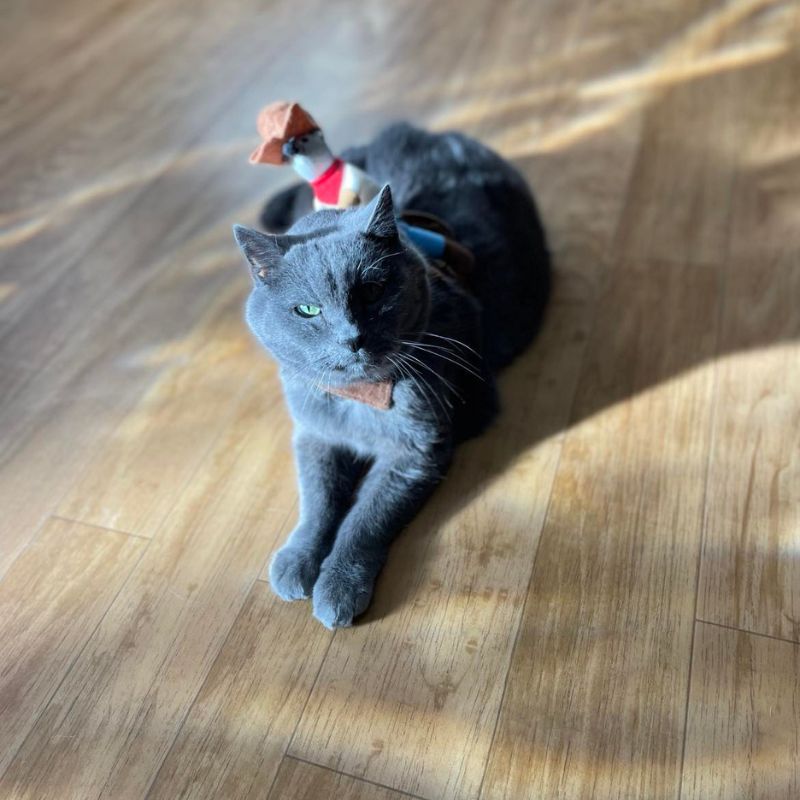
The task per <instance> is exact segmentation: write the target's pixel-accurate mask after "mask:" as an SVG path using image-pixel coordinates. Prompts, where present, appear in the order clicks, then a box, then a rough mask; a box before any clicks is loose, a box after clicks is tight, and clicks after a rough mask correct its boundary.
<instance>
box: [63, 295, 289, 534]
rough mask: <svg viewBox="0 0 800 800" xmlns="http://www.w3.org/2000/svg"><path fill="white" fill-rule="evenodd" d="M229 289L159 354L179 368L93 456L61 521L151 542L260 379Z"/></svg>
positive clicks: (70, 494)
mask: <svg viewBox="0 0 800 800" xmlns="http://www.w3.org/2000/svg"><path fill="white" fill-rule="evenodd" d="M231 288H232V289H233V290H234V291H225V292H224V293H223V297H222V298H220V299H221V300H222V301H223V302H222V304H221V305H222V309H221V312H220V313H219V314H218V315H216V316H214V318H213V319H211V320H209V322H208V324H204V325H201V326H199V330H198V331H197V332H196V333H193V335H192V337H191V339H190V340H189V341H187V342H182V343H180V345H179V346H178V347H177V348H176V351H175V352H173V353H172V354H170V355H169V356H167V354H166V353H162V354H160V357H162V358H163V357H165V356H166V357H170V358H171V359H174V361H175V362H176V366H175V367H174V368H173V369H171V370H168V371H167V373H166V375H164V377H163V378H162V379H161V380H159V381H157V382H156V383H155V385H154V386H153V387H152V389H151V390H150V391H148V392H147V393H146V394H145V395H144V396H143V397H142V398H141V399H140V400H139V401H138V402H137V404H136V406H135V407H134V408H133V409H132V410H131V412H130V413H129V414H127V415H126V416H125V417H124V418H123V419H122V421H121V422H120V424H119V425H118V426H117V427H116V428H115V429H114V430H113V431H111V432H110V433H109V435H108V437H107V439H106V441H105V443H104V445H103V446H101V447H98V448H97V449H96V450H95V451H94V452H93V453H92V456H91V457H90V461H89V463H88V464H87V465H86V467H85V468H84V469H83V472H82V474H81V476H80V478H79V479H78V480H77V481H75V482H74V483H73V488H72V489H71V491H70V492H68V493H67V495H66V497H65V498H64V499H63V500H62V501H61V503H60V504H59V506H58V509H57V513H58V514H59V515H61V516H63V517H67V518H69V519H76V520H80V521H82V522H87V523H92V524H95V525H105V526H108V527H112V528H115V529H117V530H123V531H132V532H135V533H136V534H137V535H138V536H144V537H147V538H149V537H151V536H153V535H154V533H155V531H156V530H157V529H158V526H159V525H160V524H161V522H162V521H163V520H164V517H166V515H167V513H168V512H169V511H170V509H171V508H172V506H173V504H174V502H175V498H176V496H178V495H179V494H180V492H181V491H182V490H183V488H184V486H185V485H186V483H187V481H188V480H190V478H191V477H192V475H193V474H194V473H195V471H196V470H197V468H198V467H199V466H200V464H201V463H202V460H203V457H204V456H205V455H206V453H207V451H208V449H209V447H210V446H211V444H212V443H213V442H214V440H215V439H216V437H217V435H218V434H219V432H220V428H221V427H222V425H223V424H224V422H225V421H226V420H227V418H228V416H229V415H230V413H231V410H232V409H233V408H234V407H235V401H236V398H237V397H238V395H239V394H240V393H241V392H242V390H243V389H244V388H245V387H246V386H247V385H248V383H249V378H250V376H251V375H252V374H253V373H255V372H257V371H258V369H257V366H256V363H257V355H258V353H257V351H256V348H255V347H254V346H253V345H252V343H251V342H250V341H249V340H248V339H246V338H244V337H243V336H242V331H241V328H242V322H241V305H242V296H241V295H242V292H241V290H240V287H239V284H238V283H235V284H234V285H233V286H232V287H231ZM215 307H216V304H215ZM182 362H185V363H182ZM254 362H255V363H254ZM264 371H266V370H264ZM286 424H287V422H284V423H283V425H284V426H285V425H286Z"/></svg>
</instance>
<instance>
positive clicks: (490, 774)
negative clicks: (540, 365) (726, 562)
mask: <svg viewBox="0 0 800 800" xmlns="http://www.w3.org/2000/svg"><path fill="white" fill-rule="evenodd" d="M715 284H716V275H715V273H714V270H709V269H702V268H698V267H694V266H692V267H684V268H682V269H677V268H674V269H669V268H668V267H667V265H666V264H661V265H658V264H653V265H651V266H650V267H649V268H648V269H647V270H641V271H640V270H639V269H625V268H623V267H619V268H618V269H616V270H615V271H614V273H613V274H612V276H611V278H610V281H609V285H608V286H607V287H606V290H605V291H604V293H603V295H602V296H601V298H600V301H599V305H600V307H601V308H602V311H601V312H600V316H599V317H598V320H597V323H596V326H595V328H594V330H593V332H592V346H591V349H590V351H589V353H588V354H587V360H586V362H585V364H584V369H583V377H582V381H581V384H580V386H579V389H578V393H577V398H576V405H575V410H574V412H573V413H574V417H575V418H576V419H578V420H583V421H582V422H580V423H579V424H576V425H574V426H573V428H572V430H571V431H570V432H569V434H568V435H567V437H566V439H565V442H564V446H563V450H562V454H561V461H560V465H559V469H558V472H557V474H556V478H555V482H554V485H553V491H552V498H551V502H550V511H549V514H548V518H547V522H546V524H545V528H544V531H543V533H542V538H541V541H540V543H539V551H538V554H537V558H536V566H535V568H534V571H533V576H532V578H531V582H530V589H529V591H528V595H527V599H526V605H525V613H524V617H523V622H522V626H521V630H520V634H519V640H518V642H517V646H516V650H515V653H514V658H513V661H512V662H511V667H510V670H509V673H508V684H507V688H506V692H505V697H504V700H503V705H502V709H501V712H500V718H499V723H498V728H497V733H496V736H495V739H494V743H493V747H492V750H491V754H490V759H489V765H488V769H487V772H486V778H485V782H484V786H483V793H482V797H486V798H538V797H551V796H565V797H570V798H593V799H594V798H598V799H599V798H603V797H616V796H622V797H647V798H654V799H655V798H661V797H673V796H674V795H675V792H676V791H677V787H678V782H679V779H680V753H681V743H682V733H683V711H684V708H685V699H686V686H687V681H688V670H689V651H690V646H691V635H692V624H693V616H694V590H695V576H696V571H697V558H698V554H699V542H700V533H701V520H702V502H703V487H704V479H705V466H706V458H707V446H708V429H709V422H710V403H709V401H710V397H711V387H712V381H711V378H712V375H711V371H710V370H708V369H699V370H696V371H695V372H693V373H690V374H688V375H682V376H679V377H673V378H672V379H671V380H670V382H669V391H658V390H648V389H647V388H646V387H647V386H649V385H650V384H651V383H652V382H657V381H658V380H659V379H660V378H661V377H662V376H663V377H666V376H668V375H671V374H672V373H673V371H674V368H675V366H676V365H678V364H680V363H681V362H682V359H683V358H684V356H685V350H686V349H687V348H692V349H695V348H697V349H699V351H700V352H706V353H710V352H711V350H712V348H713V341H714V340H713V333H714V330H715V325H714V307H713V298H714V287H715ZM623 296H624V297H625V313H624V315H620V313H619V307H620V299H621V298H622V297H623ZM645 343H646V344H645ZM629 396H630V399H619V398H620V397H629ZM598 408H602V409H603V410H602V411H598V410H597V409H598ZM623 765H624V766H623Z"/></svg>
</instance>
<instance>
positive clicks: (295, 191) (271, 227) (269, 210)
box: [261, 183, 313, 233]
mask: <svg viewBox="0 0 800 800" xmlns="http://www.w3.org/2000/svg"><path fill="white" fill-rule="evenodd" d="M312 210H313V194H312V192H311V187H310V186H309V185H308V184H307V183H295V184H292V185H291V186H289V187H287V188H286V189H283V190H282V191H280V192H278V193H277V194H276V195H274V196H273V197H270V198H269V200H267V202H266V203H265V204H264V208H263V209H261V225H262V227H263V228H264V230H265V231H268V232H269V233H283V232H284V231H285V230H287V229H288V228H290V227H291V226H292V225H293V224H294V223H295V222H296V221H297V220H298V219H300V217H302V216H304V215H306V214H308V213H309V212H311V211H312Z"/></svg>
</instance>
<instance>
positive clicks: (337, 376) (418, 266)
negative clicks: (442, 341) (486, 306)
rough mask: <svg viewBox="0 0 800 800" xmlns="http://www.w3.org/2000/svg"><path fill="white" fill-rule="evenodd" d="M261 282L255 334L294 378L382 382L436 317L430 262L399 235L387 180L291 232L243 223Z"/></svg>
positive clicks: (251, 319) (253, 317) (242, 237)
mask: <svg viewBox="0 0 800 800" xmlns="http://www.w3.org/2000/svg"><path fill="white" fill-rule="evenodd" d="M234 235H235V237H236V241H237V243H238V245H239V247H240V248H241V250H242V252H243V253H244V255H245V258H246V259H247V261H248V263H249V264H250V270H251V274H252V278H253V291H252V292H251V294H250V297H249V298H248V301H247V311H246V319H247V324H248V325H249V327H250V330H251V331H252V332H253V334H254V335H255V336H256V338H257V339H258V340H259V341H260V342H261V344H263V345H264V346H265V347H266V348H267V349H268V350H269V351H270V352H271V353H272V354H273V356H275V358H276V359H277V360H278V361H279V362H280V363H281V365H282V366H284V367H285V368H286V370H287V372H288V374H289V375H291V376H292V377H294V378H300V379H303V378H306V379H308V380H309V381H316V382H320V383H323V384H327V385H335V386H342V385H347V384H349V383H353V382H356V381H364V380H367V381H373V380H376V381H377V380H383V379H385V378H386V377H388V376H389V375H390V374H391V373H392V372H393V370H394V367H393V364H392V354H393V353H396V352H397V351H398V349H399V348H400V340H401V339H403V338H406V339H407V338H409V337H410V336H413V335H414V333H415V332H416V331H418V330H419V329H420V328H421V327H422V326H423V325H424V324H425V321H426V320H427V314H428V309H429V303H430V297H429V286H428V282H427V277H426V272H425V267H424V264H423V263H422V262H421V260H420V258H419V256H418V255H417V254H416V253H415V252H414V251H413V250H408V249H406V248H405V247H404V246H403V244H402V242H401V239H400V235H399V233H398V229H397V223H396V221H395V213H394V208H393V206H392V195H391V191H390V190H389V187H388V186H385V187H384V188H383V189H382V190H381V192H380V194H379V195H378V196H377V197H376V198H375V199H374V200H373V201H372V202H371V203H370V204H369V205H367V206H364V207H363V208H354V209H348V210H345V211H332V210H328V211H319V212H317V213H315V214H309V215H308V216H306V217H303V218H302V219H301V220H299V221H298V222H297V223H295V225H294V226H292V228H291V229H290V230H289V232H288V233H287V234H285V235H280V236H276V235H271V234H265V233H260V232H258V231H254V230H252V229H250V228H245V227H242V226H239V225H237V226H235V227H234Z"/></svg>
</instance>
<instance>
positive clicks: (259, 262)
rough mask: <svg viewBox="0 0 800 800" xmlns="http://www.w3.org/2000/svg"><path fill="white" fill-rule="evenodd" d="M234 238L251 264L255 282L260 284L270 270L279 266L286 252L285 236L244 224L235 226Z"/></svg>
mask: <svg viewBox="0 0 800 800" xmlns="http://www.w3.org/2000/svg"><path fill="white" fill-rule="evenodd" d="M233 238H234V239H236V244H238V245H239V249H240V250H241V251H242V253H243V254H244V257H245V258H246V259H247V261H248V263H249V264H250V273H251V275H252V277H253V282H254V283H255V284H256V286H258V285H259V284H260V283H264V281H265V280H266V277H267V275H268V274H269V272H270V271H271V270H272V269H273V268H274V267H275V266H277V265H278V264H279V263H280V261H281V259H282V258H283V254H284V253H285V252H286V250H287V249H288V248H287V246H286V245H287V243H286V242H284V241H283V240H284V239H285V238H286V237H284V236H274V235H272V234H269V233H261V232H260V231H255V230H253V229H252V228H246V227H245V226H244V225H234V226H233Z"/></svg>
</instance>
